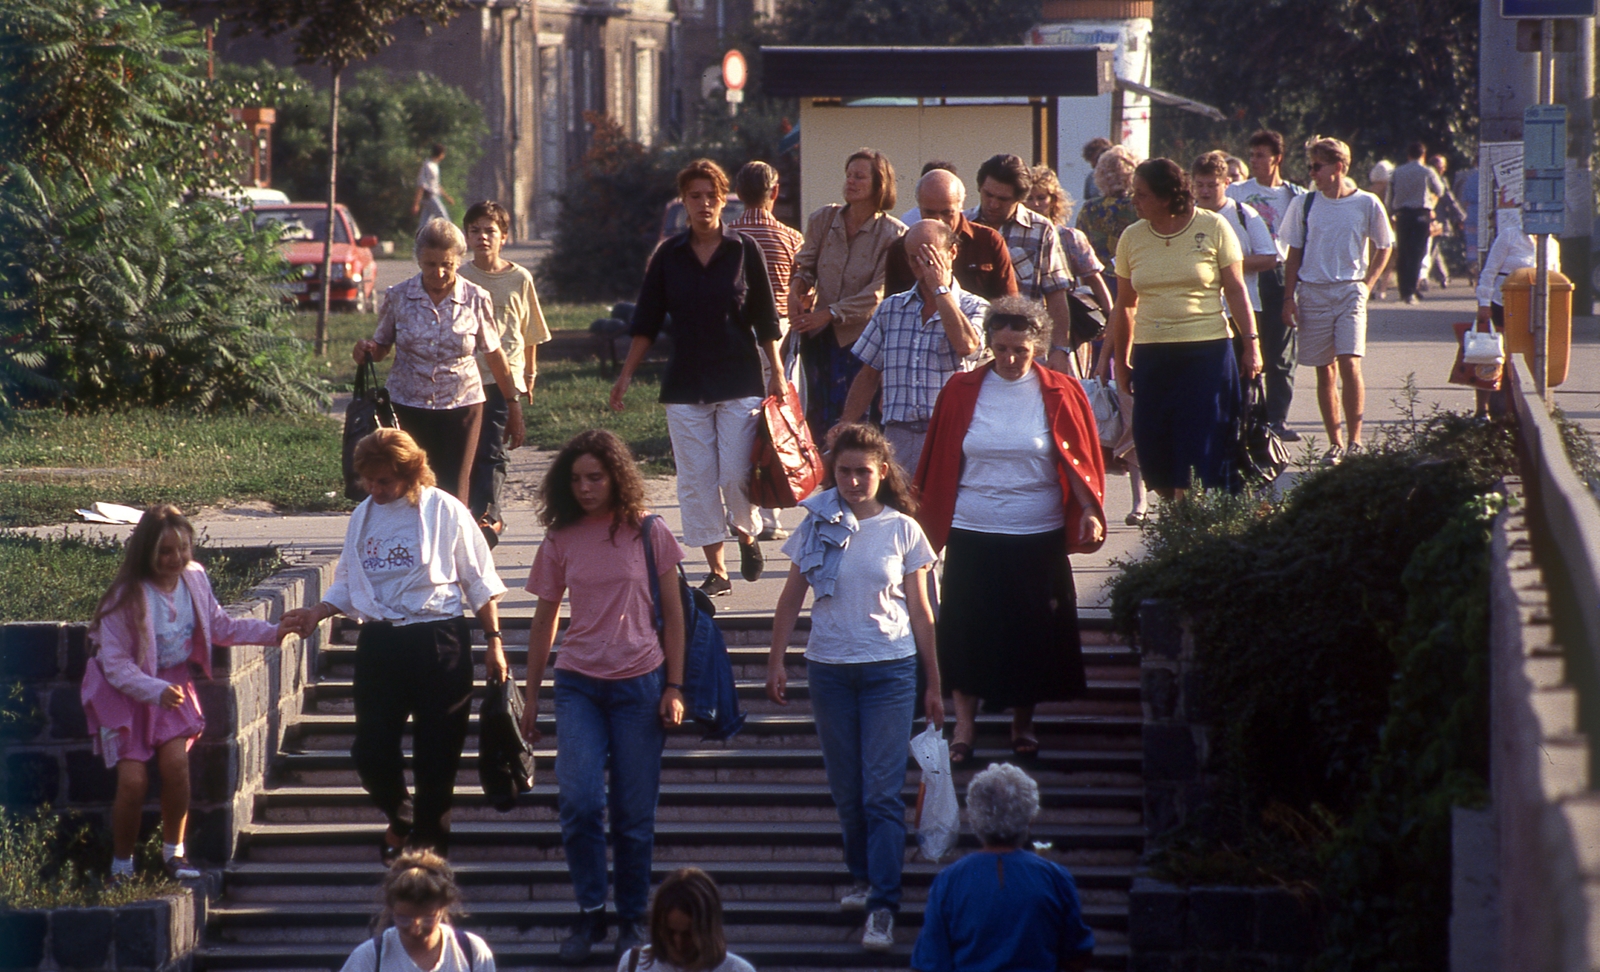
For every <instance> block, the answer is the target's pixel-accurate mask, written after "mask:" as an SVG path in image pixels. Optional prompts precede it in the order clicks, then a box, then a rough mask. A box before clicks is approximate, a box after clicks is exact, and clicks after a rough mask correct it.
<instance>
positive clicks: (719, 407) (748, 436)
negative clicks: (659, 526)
mask: <svg viewBox="0 0 1600 972" xmlns="http://www.w3.org/2000/svg"><path fill="white" fill-rule="evenodd" d="M760 409H761V399H760V398H735V399H732V400H730V401H726V402H712V403H710V404H707V405H668V406H667V433H668V434H669V435H670V436H671V437H672V456H673V459H674V460H676V462H677V465H678V510H679V512H680V513H681V514H682V516H683V542H684V543H685V544H687V545H688V546H691V547H704V546H708V545H710V544H713V543H721V542H722V541H724V540H726V539H727V538H728V530H729V528H735V529H742V530H745V531H746V532H748V533H749V534H750V535H751V536H755V535H756V534H758V533H760V532H761V521H760V519H759V518H758V517H757V516H756V508H755V506H754V505H752V504H751V502H750V494H749V491H748V481H749V478H750V451H751V449H752V448H754V446H755V442H756V430H757V424H756V423H757V422H758V420H759V418H760Z"/></svg>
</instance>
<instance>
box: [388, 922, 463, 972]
mask: <svg viewBox="0 0 1600 972" xmlns="http://www.w3.org/2000/svg"><path fill="white" fill-rule="evenodd" d="M450 931H451V932H452V933H453V934H454V935H455V936H456V947H457V948H459V949H461V957H462V958H464V959H466V960H467V970H468V972H478V963H477V961H476V959H475V958H474V957H473V954H472V940H471V939H470V938H468V937H467V930H466V929H465V928H462V927H460V926H459V925H451V926H450ZM378 972H383V970H382V969H379V970H378Z"/></svg>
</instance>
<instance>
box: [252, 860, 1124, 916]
mask: <svg viewBox="0 0 1600 972" xmlns="http://www.w3.org/2000/svg"><path fill="white" fill-rule="evenodd" d="M947 866H948V862H947V863H941V864H929V863H926V862H924V861H921V860H916V861H911V862H908V863H907V864H906V865H905V869H904V870H903V871H902V872H901V880H902V883H903V885H904V886H905V887H906V888H907V889H911V888H922V889H926V888H927V886H928V885H929V884H931V883H932V882H933V879H934V877H935V875H937V874H938V873H939V872H940V871H941V870H943V869H944V868H945V867H947ZM451 867H452V869H453V870H454V871H455V876H456V884H458V885H460V886H461V887H462V888H463V889H464V890H465V893H466V896H467V899H468V900H469V901H480V900H485V898H484V895H485V893H486V890H487V891H490V893H493V891H503V890H504V889H515V890H516V892H517V893H519V894H520V895H521V896H522V899H523V900H526V899H528V898H529V897H530V896H535V895H537V894H538V889H541V888H554V889H556V890H557V891H558V892H560V893H561V894H562V895H564V900H567V901H569V902H570V900H571V897H572V875H571V872H570V871H569V870H568V868H567V865H566V862H565V861H517V862H514V863H508V862H501V861H461V862H452V863H451ZM677 868H678V865H676V864H666V863H659V862H658V863H656V864H655V865H654V867H653V868H652V873H651V881H652V883H658V884H659V883H660V882H661V880H662V879H663V878H665V877H666V876H667V875H669V874H671V873H672V872H673V871H675V870H677ZM704 869H705V871H706V872H707V873H709V874H710V875H711V877H712V878H713V879H715V880H716V882H717V884H718V886H719V887H720V888H721V890H722V894H723V897H724V898H726V899H730V900H731V899H739V898H745V897H746V896H747V895H748V894H749V893H750V891H751V890H754V891H758V892H767V891H770V890H772V889H774V888H783V889H786V890H787V891H788V893H789V894H790V895H791V896H793V895H794V894H796V893H797V891H796V889H797V888H804V887H812V888H820V889H822V890H824V891H825V892H827V893H828V894H829V895H831V896H833V899H834V900H837V896H838V895H839V894H842V893H843V892H844V891H845V890H846V889H847V888H849V886H850V885H851V883H852V879H851V877H850V871H849V869H848V868H846V867H845V866H844V865H843V864H842V863H839V862H826V861H823V862H816V861H787V862H774V861H717V862H708V863H707V864H706V866H705V868H704ZM385 873H386V871H385V869H384V867H383V865H382V864H379V863H378V862H377V860H376V859H370V860H367V861H362V862H351V863H343V864H330V863H326V862H321V861H313V862H305V863H292V862H290V863H264V862H257V861H236V862H234V863H232V864H229V865H228V866H227V868H226V869H224V871H223V889H224V891H225V892H226V894H227V895H228V898H229V900H233V901H242V900H248V898H249V896H251V895H256V894H263V893H271V892H273V891H276V890H282V889H289V890H291V891H295V892H303V893H323V894H329V895H337V896H340V897H339V898H338V899H339V900H346V898H344V897H343V895H344V894H345V893H347V892H354V893H355V894H358V895H360V900H361V901H363V902H366V903H368V904H369V905H370V903H371V902H372V900H373V898H372V895H373V892H374V890H375V889H376V888H377V887H378V885H379V883H380V882H381V881H382V880H383V876H384V874H385ZM1072 877H1073V879H1074V880H1075V881H1076V882H1077V885H1078V889H1079V890H1080V891H1082V892H1084V893H1085V894H1089V893H1098V892H1106V891H1110V892H1126V891H1127V890H1128V888H1129V887H1130V886H1131V885H1132V883H1133V869H1132V868H1131V867H1125V866H1119V865H1094V864H1085V865H1079V866H1076V867H1073V868H1072ZM301 900H307V899H301Z"/></svg>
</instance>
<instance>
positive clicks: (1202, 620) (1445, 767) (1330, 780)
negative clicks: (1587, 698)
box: [1112, 410, 1515, 970]
mask: <svg viewBox="0 0 1600 972" xmlns="http://www.w3.org/2000/svg"><path fill="white" fill-rule="evenodd" d="M1513 468H1515V454H1514V443H1513V440H1512V436H1511V432H1510V430H1509V428H1508V427H1507V426H1504V425H1490V424H1484V423H1479V422H1474V421H1472V420H1471V419H1469V418H1467V417H1465V416H1460V415H1453V414H1447V413H1439V412H1436V413H1435V414H1433V415H1430V416H1427V417H1426V418H1418V417H1417V416H1416V415H1415V412H1414V410H1413V412H1412V414H1411V416H1410V418H1409V420H1408V421H1407V422H1405V423H1402V425H1401V426H1400V428H1399V429H1398V430H1396V431H1395V432H1393V433H1392V434H1390V435H1389V436H1388V437H1387V439H1386V441H1384V442H1382V443H1380V444H1379V445H1378V446H1377V447H1376V448H1375V449H1374V450H1373V451H1372V452H1370V453H1369V454H1367V455H1363V456H1358V457H1352V458H1350V459H1347V460H1346V461H1345V463H1343V464H1342V465H1340V466H1338V467H1335V468H1332V469H1326V470H1319V471H1317V472H1313V473H1310V474H1308V475H1307V476H1306V477H1305V478H1304V479H1303V480H1302V481H1301V482H1300V483H1299V484H1297V485H1296V486H1295V487H1294V488H1293V489H1292V490H1291V491H1290V492H1289V493H1288V495H1287V496H1285V497H1282V498H1279V499H1272V498H1268V497H1249V496H1244V497H1232V496H1217V495H1214V494H1208V495H1201V496H1198V497H1196V498H1195V499H1194V500H1193V501H1192V502H1190V503H1188V504H1184V505H1180V506H1178V507H1176V508H1169V509H1167V510H1165V511H1164V514H1163V516H1162V518H1161V519H1160V520H1158V521H1157V522H1156V523H1155V524H1154V525H1153V526H1152V527H1151V528H1150V530H1149V531H1148V532H1147V540H1148V543H1147V548H1148V554H1147V555H1146V556H1145V558H1144V559H1142V560H1140V561H1138V562H1136V563H1132V564H1127V565H1124V570H1123V572H1122V573H1121V575H1120V576H1119V577H1118V578H1117V579H1116V580H1114V581H1113V583H1112V611H1113V615H1114V618H1115V620H1116V623H1117V624H1118V626H1119V627H1120V628H1121V629H1122V630H1124V631H1128V632H1131V631H1132V630H1133V627H1134V624H1135V621H1136V614H1137V609H1138V605H1139V603H1140V602H1142V601H1143V600H1144V599H1146V598H1151V597H1160V598H1167V599H1170V600H1172V601H1174V602H1175V603H1176V604H1177V605H1178V606H1179V607H1180V608H1181V609H1182V610H1183V611H1184V612H1185V613H1187V614H1188V615H1189V616H1190V618H1191V619H1192V622H1193V630H1194V637H1195V645H1196V653H1197V661H1198V664H1199V666H1200V681H1199V691H1200V692H1201V693H1202V695H1203V699H1202V701H1203V702H1204V703H1205V704H1206V705H1207V706H1208V707H1209V708H1210V709H1211V711H1213V712H1217V713H1225V714H1226V715H1225V716H1221V715H1219V716H1218V717H1216V719H1215V725H1214V729H1213V735H1212V747H1213V752H1212V760H1213V762H1212V769H1213V770H1214V772H1215V786H1214V790H1213V793H1212V800H1211V803H1210V805H1209V807H1208V810H1209V812H1207V813H1201V814H1199V815H1198V816H1197V817H1194V818H1191V822H1190V826H1189V827H1188V828H1187V829H1186V830H1185V831H1183V832H1180V833H1178V834H1176V835H1173V836H1172V837H1170V838H1169V839H1167V840H1165V841H1163V843H1162V844H1161V845H1160V846H1159V847H1158V848H1157V849H1156V852H1155V854H1154V855H1153V857H1152V866H1153V869H1154V871H1155V873H1156V874H1157V875H1158V876H1160V877H1162V878H1164V879H1168V880H1173V881H1177V882H1179V883H1185V884H1190V883H1210V882H1219V881H1221V882H1228V883H1245V884H1251V883H1289V884H1298V885H1300V886H1308V887H1314V888H1316V889H1317V890H1318V891H1320V893H1321V894H1322V896H1323V898H1324V900H1325V902H1326V903H1327V904H1328V905H1329V906H1330V909H1331V910H1330V914H1331V916H1332V917H1331V918H1330V922H1329V925H1328V942H1329V948H1328V951H1327V954H1326V955H1325V956H1323V958H1322V960H1321V961H1322V963H1323V964H1322V966H1321V968H1323V969H1326V970H1333V969H1347V968H1349V969H1368V968H1374V967H1379V968H1390V969H1397V970H1398V969H1425V968H1434V967H1441V966H1442V964H1443V953H1442V952H1440V951H1439V949H1440V943H1441V942H1443V941H1444V940H1445V937H1446V924H1447V921H1448V916H1449V814H1450V807H1451V806H1452V805H1455V804H1459V803H1467V804H1471V803H1475V802H1477V801H1480V800H1481V799H1482V794H1483V786H1484V779H1485V774H1486V765H1487V759H1486V753H1487V694H1486V693H1487V676H1486V672H1485V670H1484V655H1485V651H1486V647H1485V645H1486V637H1487V636H1486V632H1487V569H1488V556H1487V549H1488V548H1487V541H1488V523H1489V520H1490V519H1491V518H1492V516H1493V514H1494V511H1495V510H1496V509H1497V508H1498V506H1497V498H1496V497H1491V496H1486V494H1490V493H1492V491H1493V489H1494V487H1495V484H1496V482H1497V481H1498V480H1499V479H1500V478H1501V477H1502V476H1503V475H1504V474H1505V473H1507V472H1508V471H1510V470H1512V469H1513ZM1380 960H1381V963H1385V964H1376V965H1375V964H1374V963H1379V962H1380Z"/></svg>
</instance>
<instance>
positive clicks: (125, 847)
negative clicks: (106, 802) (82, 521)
mask: <svg viewBox="0 0 1600 972" xmlns="http://www.w3.org/2000/svg"><path fill="white" fill-rule="evenodd" d="M193 546H194V528H193V527H191V526H190V525H189V521H188V520H187V519H185V518H184V516H183V514H182V513H181V512H180V511H179V510H178V508H177V507H176V506H172V505H170V504H162V505H160V506H153V507H151V508H150V509H149V510H146V511H145V514H144V516H142V517H140V518H139V525H138V526H136V527H134V529H133V536H131V537H130V538H128V542H127V545H126V546H125V547H124V552H123V557H122V567H121V568H120V569H119V570H118V571H117V576H116V578H115V579H114V580H113V581H112V582H111V587H110V589H109V590H107V591H106V594H105V596H104V597H102V598H101V599H100V606H99V608H97V609H96V610H95V614H94V621H93V623H92V624H90V626H89V638H90V640H91V641H92V642H93V643H94V644H95V645H96V646H97V651H96V654H95V657H94V658H92V659H90V661H89V666H88V669H87V670H86V671H85V672H84V676H83V690H82V698H83V710H84V714H85V715H86V716H87V717H88V723H89V731H90V733H91V734H92V735H93V736H94V737H95V748H96V749H97V750H98V751H99V752H100V754H101V755H102V756H104V757H105V761H106V766H107V767H109V768H115V769H116V771H117V795H116V800H115V802H114V803H112V807H111V841H112V853H113V856H112V861H111V877H112V880H113V881H120V880H122V879H124V878H126V877H130V876H132V874H133V845H134V843H135V842H136V841H137V840H138V837H139V816H140V811H141V809H142V808H143V807H144V798H145V794H146V792H147V791H148V790H149V787H150V776H149V772H148V769H147V767H146V765H145V764H147V763H148V762H150V760H152V759H156V760H159V762H160V768H161V832H162V839H163V841H164V844H163V847H162V857H163V860H165V862H166V871H167V875H168V876H169V877H172V878H174V879H176V880H180V881H186V880H192V879H194V878H198V877H199V876H200V872H199V871H198V870H196V869H195V868H194V866H193V865H191V864H190V863H189V861H188V859H187V858H186V857H185V856H184V848H183V830H184V825H185V824H186V823H187V822H188V818H189V756H188V753H189V747H190V746H192V745H193V744H194V740H195V737H196V736H199V735H200V733H201V731H202V730H204V729H205V727H206V720H205V716H203V715H202V714H201V712H200V699H199V697H198V695H197V694H196V693H195V687H194V672H195V671H196V670H198V671H199V672H201V673H203V674H205V675H206V676H207V677H209V676H210V675H211V646H212V645H213V644H218V645H266V644H277V643H278V642H280V641H282V640H283V637H284V635H286V634H289V633H290V632H291V631H294V629H293V628H292V627H287V626H285V625H283V624H277V625H273V624H269V623H267V622H266V621H256V620H254V619H250V618H231V617H229V616H228V615H227V613H226V612H224V611H223V610H222V608H221V607H220V606H219V605H218V604H217V599H216V597H215V596H214V595H213V594H212V593H211V583H210V582H209V581H208V580H207V579H206V571H205V568H204V567H201V566H200V565H199V564H197V563H194V562H193V561H192V560H190V553H191V551H192V549H193Z"/></svg>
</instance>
